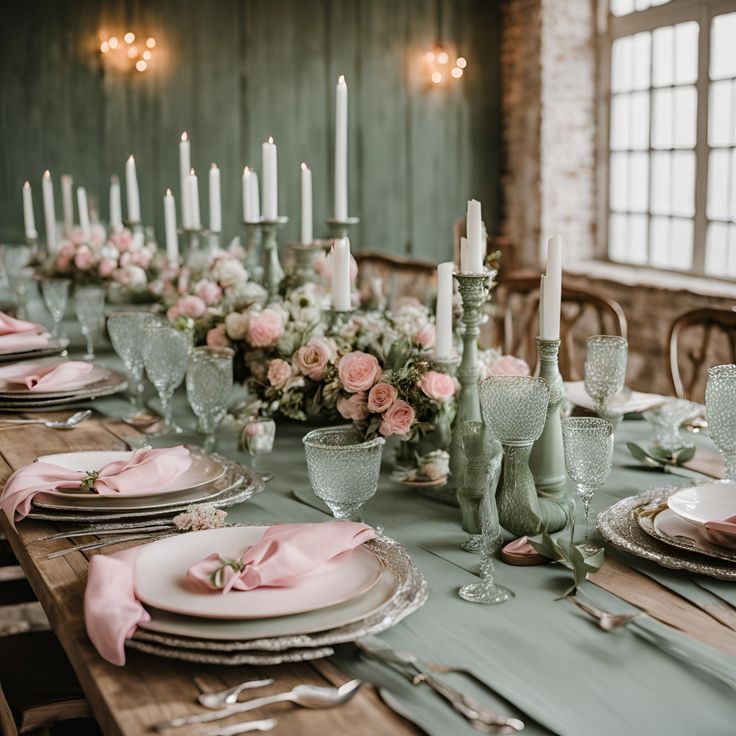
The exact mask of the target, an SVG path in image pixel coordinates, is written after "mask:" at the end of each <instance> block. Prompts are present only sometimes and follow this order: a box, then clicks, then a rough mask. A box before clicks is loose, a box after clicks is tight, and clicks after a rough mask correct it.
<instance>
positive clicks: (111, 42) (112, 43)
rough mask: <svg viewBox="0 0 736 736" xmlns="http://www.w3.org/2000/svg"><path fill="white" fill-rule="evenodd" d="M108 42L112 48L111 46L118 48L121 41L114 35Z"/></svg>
mask: <svg viewBox="0 0 736 736" xmlns="http://www.w3.org/2000/svg"><path fill="white" fill-rule="evenodd" d="M108 43H109V44H110V48H111V49H116V48H117V47H118V45H119V44H120V42H119V41H118V39H117V38H115V36H113V37H112V38H111V39H110V40H109V41H108Z"/></svg>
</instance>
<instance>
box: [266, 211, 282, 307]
mask: <svg viewBox="0 0 736 736" xmlns="http://www.w3.org/2000/svg"><path fill="white" fill-rule="evenodd" d="M287 222H289V218H288V217H286V216H285V215H281V216H279V217H277V218H276V219H275V220H262V221H261V232H262V238H263V286H264V287H265V288H266V291H268V297H269V299H275V298H276V297H277V296H278V294H279V287H280V286H281V282H282V281H283V280H284V269H283V268H282V267H281V261H279V244H278V231H279V229H280V228H282V227H283V226H284V225H286V223H287Z"/></svg>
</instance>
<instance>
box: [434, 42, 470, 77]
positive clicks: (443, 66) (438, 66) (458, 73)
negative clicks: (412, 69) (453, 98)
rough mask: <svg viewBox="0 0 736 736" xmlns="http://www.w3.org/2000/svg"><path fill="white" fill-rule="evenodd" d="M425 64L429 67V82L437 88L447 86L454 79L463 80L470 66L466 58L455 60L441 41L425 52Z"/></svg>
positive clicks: (460, 57) (458, 57) (457, 57)
mask: <svg viewBox="0 0 736 736" xmlns="http://www.w3.org/2000/svg"><path fill="white" fill-rule="evenodd" d="M424 63H425V64H426V66H427V74H428V76H429V81H430V82H431V83H432V84H433V85H434V86H435V87H439V86H441V85H443V84H447V83H448V82H451V81H452V80H454V79H461V78H462V76H463V74H464V73H465V69H466V67H467V66H468V61H467V59H466V58H465V57H464V56H456V57H455V58H453V54H451V52H450V51H449V49H447V47H445V46H443V45H442V44H441V43H440V42H439V41H436V42H435V44H434V46H432V48H430V49H428V50H427V51H425V52H424Z"/></svg>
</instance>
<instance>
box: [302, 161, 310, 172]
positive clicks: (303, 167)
mask: <svg viewBox="0 0 736 736" xmlns="http://www.w3.org/2000/svg"><path fill="white" fill-rule="evenodd" d="M302 171H309V166H307V165H306V164H305V163H304V161H302Z"/></svg>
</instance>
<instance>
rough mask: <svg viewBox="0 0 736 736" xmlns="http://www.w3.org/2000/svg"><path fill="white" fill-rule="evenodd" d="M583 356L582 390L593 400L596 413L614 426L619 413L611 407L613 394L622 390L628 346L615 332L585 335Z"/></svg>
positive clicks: (619, 416) (619, 415) (618, 419)
mask: <svg viewBox="0 0 736 736" xmlns="http://www.w3.org/2000/svg"><path fill="white" fill-rule="evenodd" d="M587 347H588V350H587V354H586V356H585V390H586V391H587V392H588V396H590V398H591V399H593V402H594V404H595V410H596V412H597V413H598V415H599V416H601V417H603V418H604V419H608V420H609V421H610V422H611V424H613V425H614V426H617V425H618V423H619V422H620V421H621V416H622V414H621V413H620V412H617V411H616V410H615V409H613V408H612V407H611V401H612V399H613V398H614V396H617V395H618V394H620V393H621V391H623V388H624V384H625V382H626V363H627V360H628V350H629V346H628V343H627V342H626V340H625V339H624V338H623V337H618V336H617V335H593V336H592V337H589V338H588V345H587Z"/></svg>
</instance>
